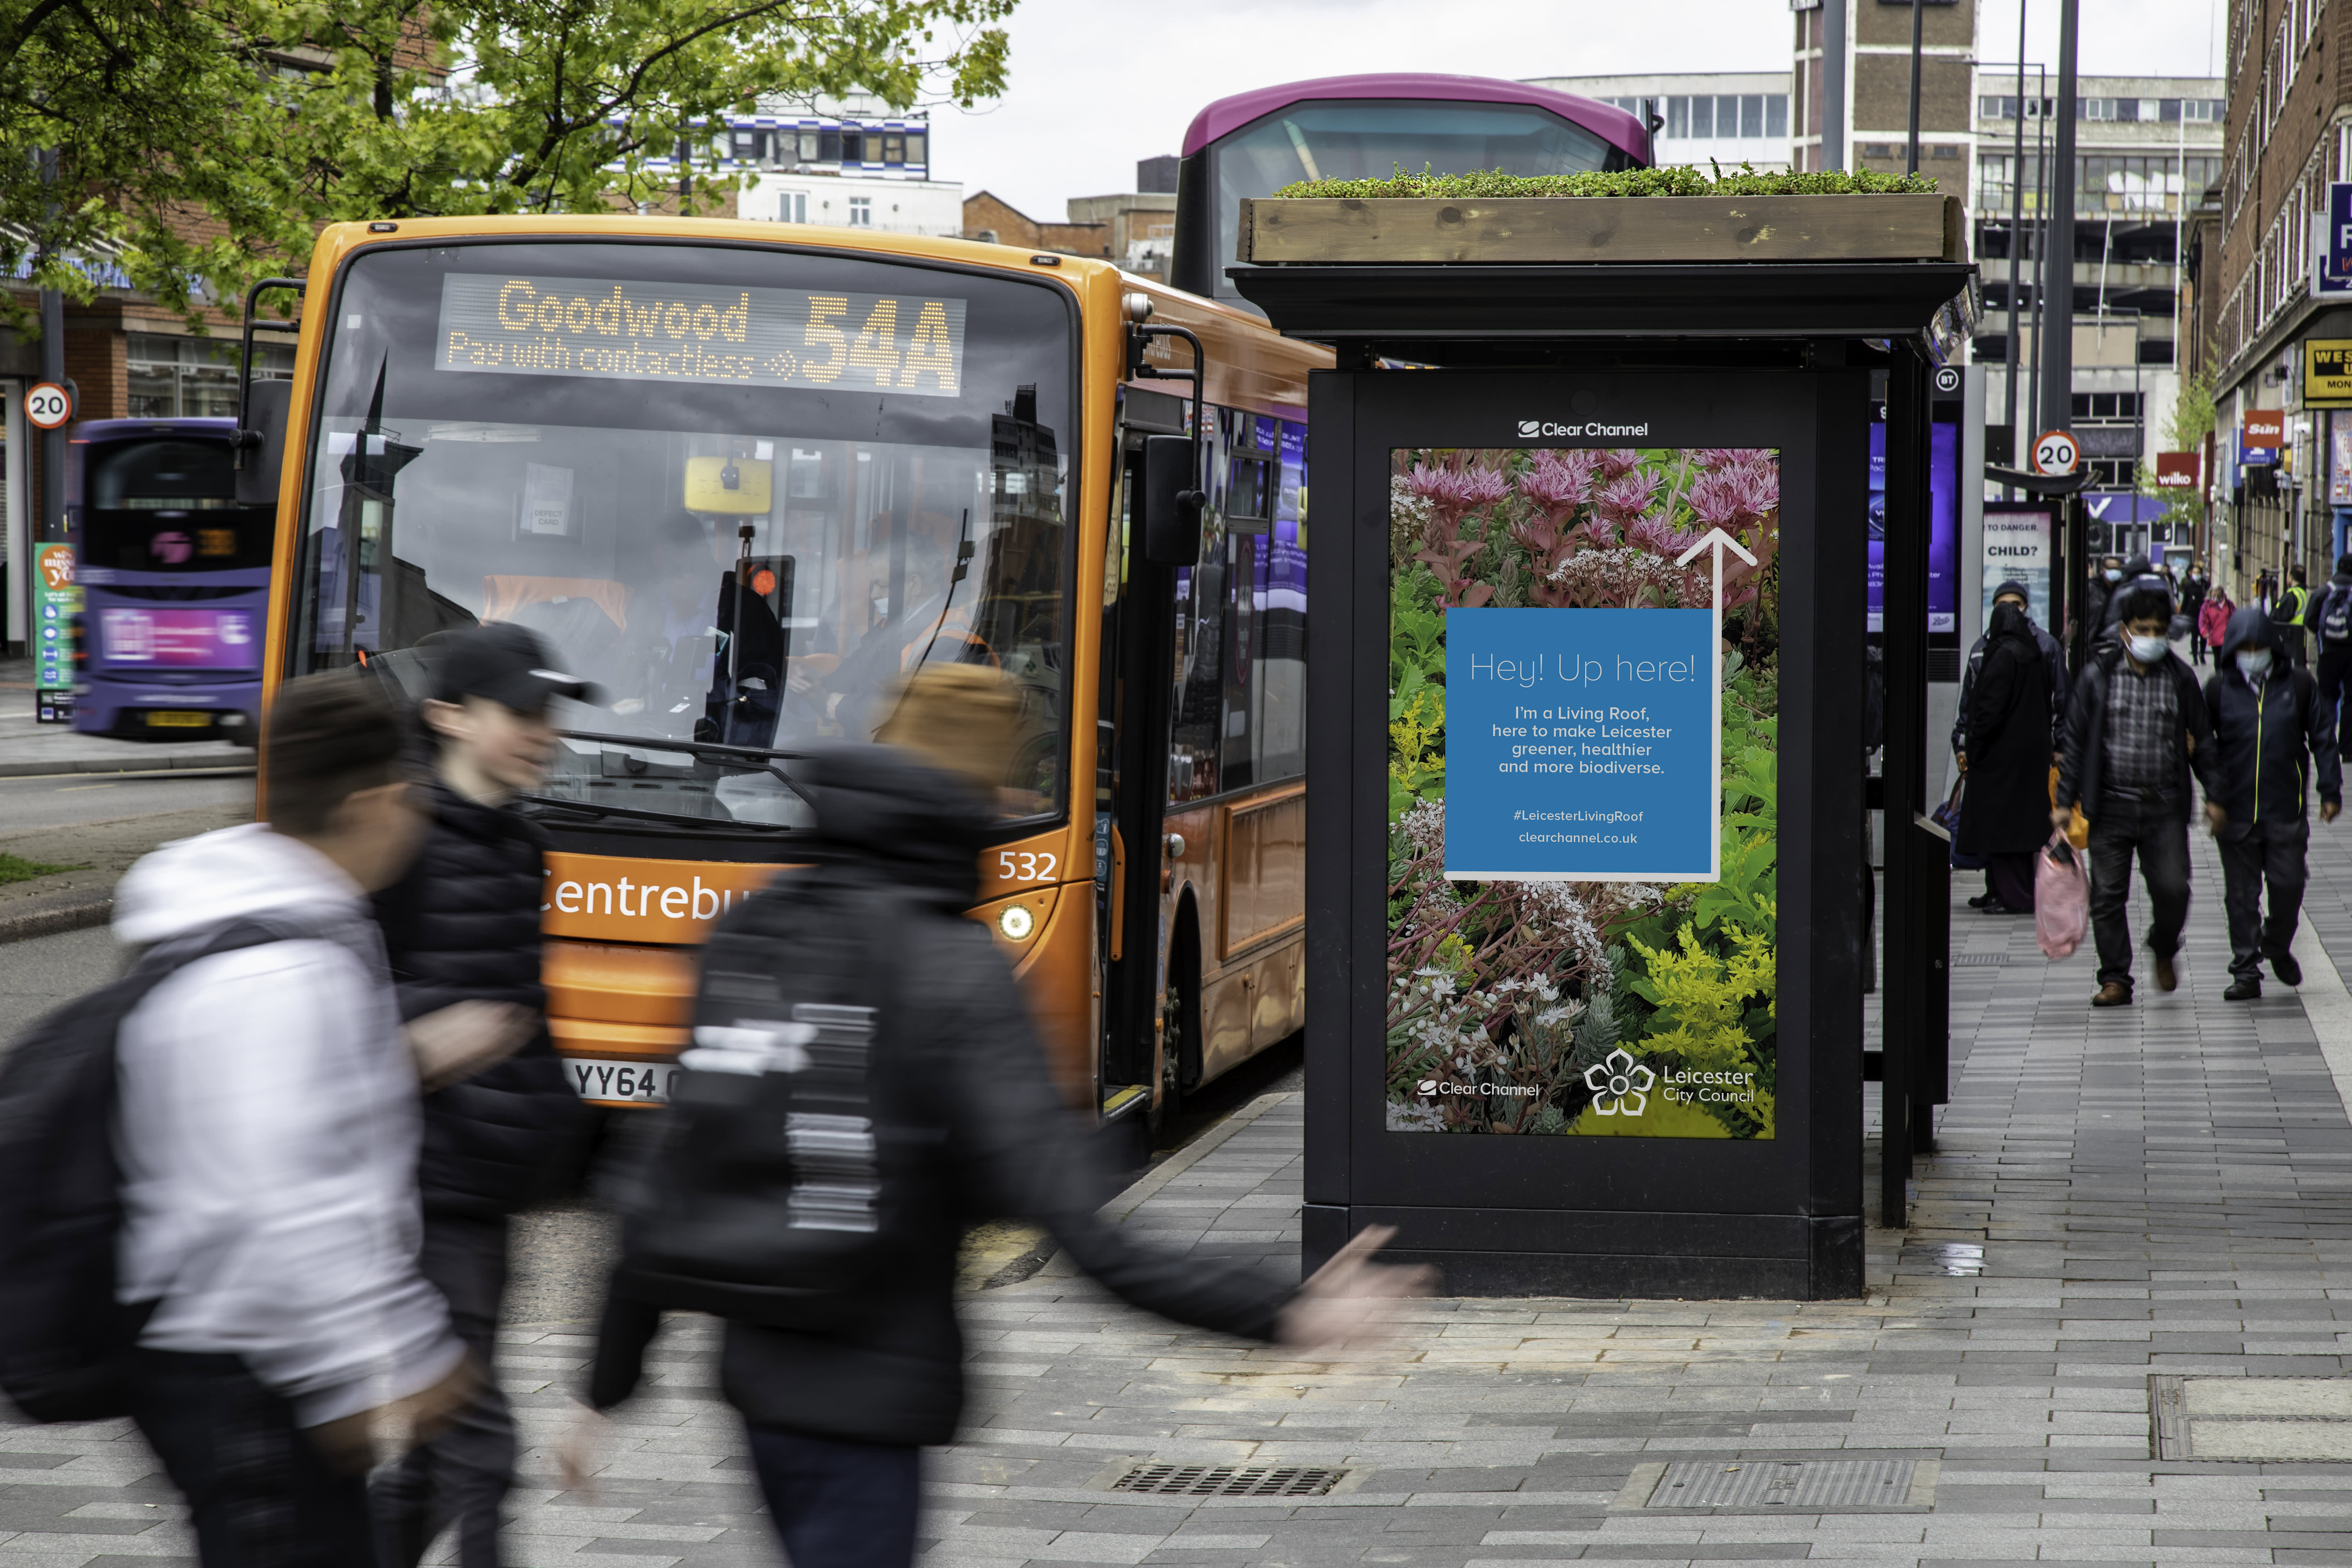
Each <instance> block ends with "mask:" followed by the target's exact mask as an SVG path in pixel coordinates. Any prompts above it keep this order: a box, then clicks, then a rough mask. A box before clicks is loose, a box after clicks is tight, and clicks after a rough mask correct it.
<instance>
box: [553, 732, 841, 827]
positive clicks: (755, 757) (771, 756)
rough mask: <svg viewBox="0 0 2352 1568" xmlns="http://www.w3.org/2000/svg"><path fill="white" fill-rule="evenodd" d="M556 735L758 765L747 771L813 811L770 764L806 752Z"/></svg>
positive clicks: (796, 786)
mask: <svg viewBox="0 0 2352 1568" xmlns="http://www.w3.org/2000/svg"><path fill="white" fill-rule="evenodd" d="M556 733H557V734H559V735H561V736H562V737H563V738H564V739H565V740H567V741H593V742H596V743H597V744H598V745H603V746H628V747H631V748H633V749H635V750H636V751H640V752H686V753H687V755H688V756H690V757H694V758H697V759H703V758H709V759H710V760H713V761H717V762H722V763H730V762H731V763H759V764H761V765H759V766H754V767H751V768H750V769H749V770H748V771H750V772H752V773H766V774H768V775H769V776H770V777H771V778H773V779H774V780H775V781H776V782H777V783H778V784H782V785H783V786H784V787H785V788H786V789H788V790H790V791H792V792H793V794H794V795H798V796H800V799H801V804H802V805H805V806H807V807H808V808H809V809H810V810H811V811H814V810H815V809H816V802H815V801H814V800H811V799H810V798H809V794H808V791H806V790H804V789H803V788H801V786H800V781H799V780H797V779H795V778H793V775H792V774H790V773H786V772H785V771H784V770H783V769H782V768H780V767H775V766H773V765H772V764H773V763H779V762H785V763H795V762H803V761H806V760H807V758H808V755H809V753H808V752H790V751H783V750H781V749H779V748H777V747H773V746H730V745H723V744H721V743H720V742H717V741H670V740H661V739H656V738H654V737H651V736H646V735H604V734H599V733H598V732H596V731H593V730H558V731H556ZM523 798H530V797H527V796H526V797H523ZM613 809H614V810H615V811H621V810H624V809H625V808H623V807H620V806H615V807H614V808H613ZM652 815H654V816H667V815H668V813H667V812H655V813H653V814H652ZM690 820H700V819H698V818H697V819H690Z"/></svg>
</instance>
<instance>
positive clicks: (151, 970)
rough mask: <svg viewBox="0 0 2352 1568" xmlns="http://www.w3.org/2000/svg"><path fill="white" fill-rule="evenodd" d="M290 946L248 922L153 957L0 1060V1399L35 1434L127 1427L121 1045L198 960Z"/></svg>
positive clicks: (133, 1328)
mask: <svg viewBox="0 0 2352 1568" xmlns="http://www.w3.org/2000/svg"><path fill="white" fill-rule="evenodd" d="M290 934H292V933H289V932H287V931H278V930H274V929H272V928H270V927H268V926H265V925H261V924H257V923H255V922H252V921H237V922H236V923H234V924H231V925H228V926H225V927H223V928H221V929H219V930H217V931H211V932H208V933H205V934H204V935H202V936H200V937H196V938H193V939H190V940H188V941H184V942H168V943H164V944H161V945H159V946H157V947H154V948H151V949H149V950H148V951H147V952H146V953H145V954H144V955H142V957H141V958H140V959H139V961H138V962H137V963H134V964H133V965H132V966H131V969H130V971H129V972H128V973H125V974H123V975H122V976H121V977H120V978H119V979H116V980H113V981H110V982H109V983H108V984H104V985H101V986H100V987H99V988H98V989H97V990H95V991H93V992H91V993H89V994H88V995H86V996H83V997H81V998H80V999H79V1000H78V1001H74V1002H69V1003H68V1004H67V1005H65V1006H63V1007H61V1008H59V1009H58V1010H57V1011H56V1012H54V1013H51V1014H50V1015H48V1016H47V1017H45V1018H43V1019H41V1020H40V1021H39V1022H38V1023H37V1024H35V1025H34V1026H33V1027H32V1031H31V1033H29V1034H27V1035H26V1036H25V1037H24V1038H23V1039H21V1040H19V1041H18V1042H17V1043H16V1047H14V1048H13V1049H11V1050H10V1051H9V1052H8V1054H7V1055H6V1057H5V1058H0V1193H5V1194H8V1197H7V1201H6V1202H5V1203H0V1390H5V1393H6V1394H7V1395H8V1398H9V1399H10V1401H11V1402H12V1403H14V1404H15V1405H16V1408H17V1409H18V1410H20V1411H22V1412H24V1414H25V1415H26V1416H27V1417H28V1418H30V1419H32V1420H35V1421H96V1420H100V1419H104V1418H106V1417H110V1416H116V1415H127V1414H128V1413H129V1411H130V1388H129V1384H128V1381H127V1372H128V1365H127V1363H128V1362H129V1358H130V1353H131V1350H132V1348H133V1347H134V1346H136V1345H137V1343H138V1342H139V1332H140V1330H141V1329H142V1328H143V1327H145V1325H146V1322H147V1319H148V1316H149V1314H151V1313H152V1311H153V1310H154V1303H152V1302H146V1303H143V1304H132V1305H125V1304H123V1303H121V1302H119V1301H117V1300H115V1299H114V1289H115V1278H116V1276H115V1247H116V1243H117V1240H118V1238H119V1237H120V1234H121V1229H122V1193H121V1187H122V1172H121V1167H120V1166H119V1165H118V1164H117V1163H116V1162H115V1157H114V1130H115V1108H116V1092H115V1037H116V1035H117V1034H118V1033H119V1032H120V1030H121V1026H122V1021H123V1019H125V1018H127V1017H129V1016H131V1012H132V1011H133V1010H134V1009H136V1008H137V1007H138V1005H139V1004H140V1003H142V1002H143V1001H145V1000H146V999H147V994H148V993H149V992H151V991H152V990H154V989H155V987H156V986H158V985H160V984H163V982H164V981H165V980H168V979H170V978H171V977H172V975H173V973H177V972H178V971H179V970H181V969H183V968H184V967H185V966H187V965H188V964H191V963H195V962H196V961H197V960H198V959H201V958H210V957H212V956H213V955H214V954H215V953H222V952H233V951H235V950H236V949H238V948H245V947H257V946H259V945H261V944H262V943H264V942H278V941H282V940H284V939H285V938H286V937H287V936H289V935H290Z"/></svg>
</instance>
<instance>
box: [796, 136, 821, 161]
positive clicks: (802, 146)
mask: <svg viewBox="0 0 2352 1568" xmlns="http://www.w3.org/2000/svg"><path fill="white" fill-rule="evenodd" d="M793 140H794V141H795V142H797V143H798V145H797V146H796V147H795V148H794V149H793V151H794V152H795V153H797V154H798V162H800V163H815V162H816V161H817V156H818V153H817V132H814V131H802V132H794V136H793Z"/></svg>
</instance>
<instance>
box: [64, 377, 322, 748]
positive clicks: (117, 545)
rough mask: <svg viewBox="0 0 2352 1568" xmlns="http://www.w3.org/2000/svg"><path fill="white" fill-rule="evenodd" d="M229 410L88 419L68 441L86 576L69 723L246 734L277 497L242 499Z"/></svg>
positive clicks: (256, 694) (256, 689) (159, 735)
mask: <svg viewBox="0 0 2352 1568" xmlns="http://www.w3.org/2000/svg"><path fill="white" fill-rule="evenodd" d="M235 435H236V420H234V419H96V420H91V421H89V423H87V424H83V425H78V426H74V429H73V433H72V436H71V439H70V444H69V445H68V447H67V448H66V450H67V453H68V458H67V462H66V521H67V525H68V528H69V529H70V531H71V537H72V539H73V543H74V549H75V556H76V559H77V561H78V562H79V576H80V582H81V585H82V589H83V595H82V626H81V649H82V668H81V679H80V681H79V694H78V695H77V698H76V700H75V703H74V728H76V729H78V730H86V731H95V732H98V733H100V734H110V735H119V736H125V737H138V738H143V739H149V740H158V741H187V740H205V739H211V740H227V741H237V742H244V743H246V744H251V743H253V742H254V740H255V738H256V735H257V725H258V722H259V719H258V715H259V712H260V707H261V643H262V634H263V628H264V626H266V625H267V621H268V601H269V558H270V551H271V547H272V545H273V544H274V543H275V536H276V533H277V510H278V509H277V508H276V507H274V506H244V505H240V504H239V503H238V501H237V499H236V469H235V466H234V459H235V457H236V449H235V447H233V445H232V444H231V443H232V440H233V438H234V437H235Z"/></svg>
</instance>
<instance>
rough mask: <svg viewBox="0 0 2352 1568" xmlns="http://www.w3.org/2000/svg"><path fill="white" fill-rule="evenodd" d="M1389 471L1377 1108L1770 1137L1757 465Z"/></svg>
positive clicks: (1429, 463) (1501, 455)
mask: <svg viewBox="0 0 2352 1568" xmlns="http://www.w3.org/2000/svg"><path fill="white" fill-rule="evenodd" d="M1390 462H1391V467H1390V475H1391V479H1390V502H1391V505H1390V545H1391V549H1390V589H1391V599H1390V637H1389V662H1390V689H1391V696H1390V705H1389V720H1390V722H1389V778H1388V786H1389V812H1388V817H1389V830H1390V851H1389V854H1390V864H1389V900H1388V922H1389V938H1390V940H1389V944H1388V973H1387V988H1388V990H1387V1036H1386V1049H1387V1063H1386V1072H1387V1082H1386V1100H1387V1110H1386V1125H1387V1126H1388V1128H1389V1129H1390V1130H1391V1131H1395V1132H1402V1133H1531V1134H1540V1135H1553V1136H1584V1137H1591V1136H1614V1137H1636V1138H1710V1139H1750V1140H1756V1139H1769V1138H1771V1137H1772V1136H1773V1125H1774V1111H1773V1096H1774V1092H1775V1082H1776V1071H1777V1065H1778V1059H1779V1055H1778V1052H1779V1041H1778V1024H1777V1013H1776V1009H1775V1003H1774V997H1775V994H1776V987H1777V977H1778V968H1777V962H1778V961H1777V957H1776V952H1777V945H1778V927H1777V921H1778V893H1777V890H1776V881H1775V879H1776V875H1777V863H1778V855H1779V837H1780V835H1779V804H1778V801H1779V795H1778V790H1779V784H1778V780H1779V758H1780V742H1779V725H1780V721H1779V706H1780V703H1779V640H1780V617H1779V606H1780V572H1779V563H1778V555H1779V546H1780V461H1779V454H1778V453H1777V452H1774V451H1771V450H1769V449H1759V448H1704V449H1684V448H1674V447H1666V448H1640V449H1636V448H1632V447H1622V448H1613V449H1602V448H1597V447H1549V448H1525V447H1515V448H1488V449H1470V448H1452V449H1444V450H1438V449H1400V450H1397V451H1394V452H1392V453H1391V457H1390Z"/></svg>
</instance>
